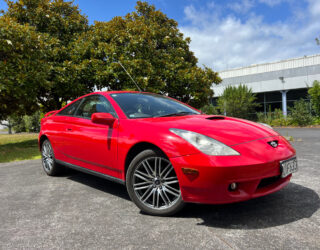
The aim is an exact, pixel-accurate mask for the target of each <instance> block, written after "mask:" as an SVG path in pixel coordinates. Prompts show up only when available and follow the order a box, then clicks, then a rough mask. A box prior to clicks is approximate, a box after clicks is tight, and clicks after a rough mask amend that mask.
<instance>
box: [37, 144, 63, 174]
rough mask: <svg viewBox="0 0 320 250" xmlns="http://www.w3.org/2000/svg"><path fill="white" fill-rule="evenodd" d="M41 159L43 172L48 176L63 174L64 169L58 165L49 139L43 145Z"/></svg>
mask: <svg viewBox="0 0 320 250" xmlns="http://www.w3.org/2000/svg"><path fill="white" fill-rule="evenodd" d="M41 158H42V167H43V170H44V171H45V172H46V174H47V175H50V176H55V175H58V174H60V173H61V171H62V167H61V166H60V165H58V164H57V163H56V161H55V158H54V153H53V149H52V146H51V143H50V141H49V140H48V139H46V140H45V141H44V142H43V143H42V146H41Z"/></svg>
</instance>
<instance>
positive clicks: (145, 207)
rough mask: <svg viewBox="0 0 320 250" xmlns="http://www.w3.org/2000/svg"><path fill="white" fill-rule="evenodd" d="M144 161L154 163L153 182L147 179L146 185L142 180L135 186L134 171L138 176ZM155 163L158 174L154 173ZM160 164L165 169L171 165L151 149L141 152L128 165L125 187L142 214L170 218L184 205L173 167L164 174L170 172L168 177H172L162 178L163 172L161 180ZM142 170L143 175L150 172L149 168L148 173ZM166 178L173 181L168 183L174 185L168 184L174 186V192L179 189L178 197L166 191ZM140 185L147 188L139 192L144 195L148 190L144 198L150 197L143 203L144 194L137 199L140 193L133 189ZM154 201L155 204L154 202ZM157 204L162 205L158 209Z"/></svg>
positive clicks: (161, 155) (165, 158) (164, 157)
mask: <svg viewBox="0 0 320 250" xmlns="http://www.w3.org/2000/svg"><path fill="white" fill-rule="evenodd" d="M160 158H161V159H160ZM157 159H158V160H157ZM145 160H147V162H149V161H151V163H152V160H153V161H154V162H155V163H154V168H155V172H152V175H154V176H156V177H155V178H154V179H153V181H149V179H148V181H149V183H148V184H144V183H146V182H144V180H142V182H143V183H138V184H137V183H135V182H136V178H137V177H136V176H137V175H136V174H137V172H136V171H139V174H138V175H140V173H141V169H142V168H143V167H144V165H143V163H144V164H145V163H146V161H145ZM157 161H158V164H159V165H158V169H159V174H157V173H156V172H157ZM161 164H163V166H165V164H166V166H167V167H168V166H169V165H171V163H170V161H169V159H168V158H167V157H166V156H165V155H164V154H163V153H162V152H159V151H155V150H151V149H148V150H145V151H142V152H141V153H139V154H138V155H137V156H136V157H135V158H134V159H133V160H132V161H131V163H130V165H129V168H128V171H127V174H126V186H127V191H128V194H129V196H130V198H131V200H132V201H133V202H134V203H135V204H136V205H137V206H138V207H139V208H140V209H141V210H142V211H143V212H145V213H147V214H150V215H157V216H170V215H173V214H175V213H177V212H178V211H180V210H181V209H182V208H183V207H184V205H185V203H184V202H183V200H182V197H181V193H180V187H179V182H178V179H177V177H176V174H175V171H174V169H173V166H172V165H171V166H172V170H170V171H166V172H170V175H172V177H166V176H167V175H168V174H167V175H166V176H164V175H165V173H166V172H165V173H164V174H163V175H162V177H164V178H163V179H162V177H161V174H160V172H161V168H162V167H161V166H162V165H161ZM144 169H145V170H146V172H145V173H144V174H146V173H148V172H149V173H151V171H152V169H151V168H148V169H149V170H150V171H148V170H147V169H146V168H145V167H144ZM162 169H163V171H165V167H163V168H162ZM144 176H146V175H144ZM149 178H150V180H151V177H150V175H149ZM152 178H153V177H152ZM157 178H159V180H158V182H156V181H157ZM166 178H167V179H170V180H173V179H174V181H170V182H176V183H175V184H170V185H176V186H174V187H175V189H174V190H177V189H179V190H178V191H179V196H178V195H177V193H176V192H175V193H173V192H171V189H168V186H167V185H166V183H169V181H167V182H166V181H165V179H166ZM175 178H176V179H175ZM138 180H139V177H138ZM150 182H151V183H150ZM159 183H160V184H159ZM140 184H143V185H147V187H146V188H145V189H146V191H143V190H142V191H141V192H142V193H144V192H145V193H147V192H148V190H150V191H149V193H148V194H147V195H146V196H145V197H147V196H148V197H149V196H150V198H147V201H145V202H143V201H142V200H144V197H143V196H144V195H145V194H143V195H142V194H141V196H140V197H139V193H138V192H140V191H137V190H135V189H134V185H140ZM139 187H142V186H136V189H137V188H139ZM150 188H151V189H150ZM170 188H171V187H170ZM169 191H170V193H168V192H169ZM173 194H175V195H173ZM151 196H152V197H151ZM155 196H156V198H154V197H155ZM159 197H160V198H159ZM170 198H172V201H171V202H170ZM155 199H156V201H157V202H155ZM151 200H152V204H151ZM161 200H162V202H160V201H161ZM148 201H149V203H148ZM159 204H163V205H162V206H161V207H160V205H159Z"/></svg>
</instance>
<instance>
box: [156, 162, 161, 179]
mask: <svg viewBox="0 0 320 250" xmlns="http://www.w3.org/2000/svg"><path fill="white" fill-rule="evenodd" d="M156 159H157V158H156ZM158 159H159V161H158V176H160V174H161V158H158Z"/></svg>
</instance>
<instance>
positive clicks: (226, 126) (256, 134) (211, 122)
mask: <svg viewBox="0 0 320 250" xmlns="http://www.w3.org/2000/svg"><path fill="white" fill-rule="evenodd" d="M142 120H144V121H142ZM142 120H140V121H141V122H143V123H144V122H146V123H148V126H156V127H158V128H159V127H162V128H164V129H168V130H169V129H170V128H177V129H184V130H189V131H193V132H197V133H200V134H203V135H206V136H209V137H211V138H214V139H216V140H218V141H220V142H223V143H224V144H226V145H228V146H232V145H236V144H240V143H245V142H249V141H253V140H258V139H262V138H267V137H274V136H278V135H279V134H278V133H277V132H276V131H274V130H272V129H270V128H268V127H266V126H264V125H261V124H259V123H255V122H251V121H248V120H243V119H237V118H232V117H225V116H213V115H189V116H178V117H158V118H149V119H142Z"/></svg>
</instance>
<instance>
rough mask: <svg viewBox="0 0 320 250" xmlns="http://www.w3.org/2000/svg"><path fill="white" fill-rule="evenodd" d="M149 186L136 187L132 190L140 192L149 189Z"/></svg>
mask: <svg viewBox="0 0 320 250" xmlns="http://www.w3.org/2000/svg"><path fill="white" fill-rule="evenodd" d="M150 186H151V185H146V186H141V187H136V188H134V190H141V189H146V188H149V187H150Z"/></svg>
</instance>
